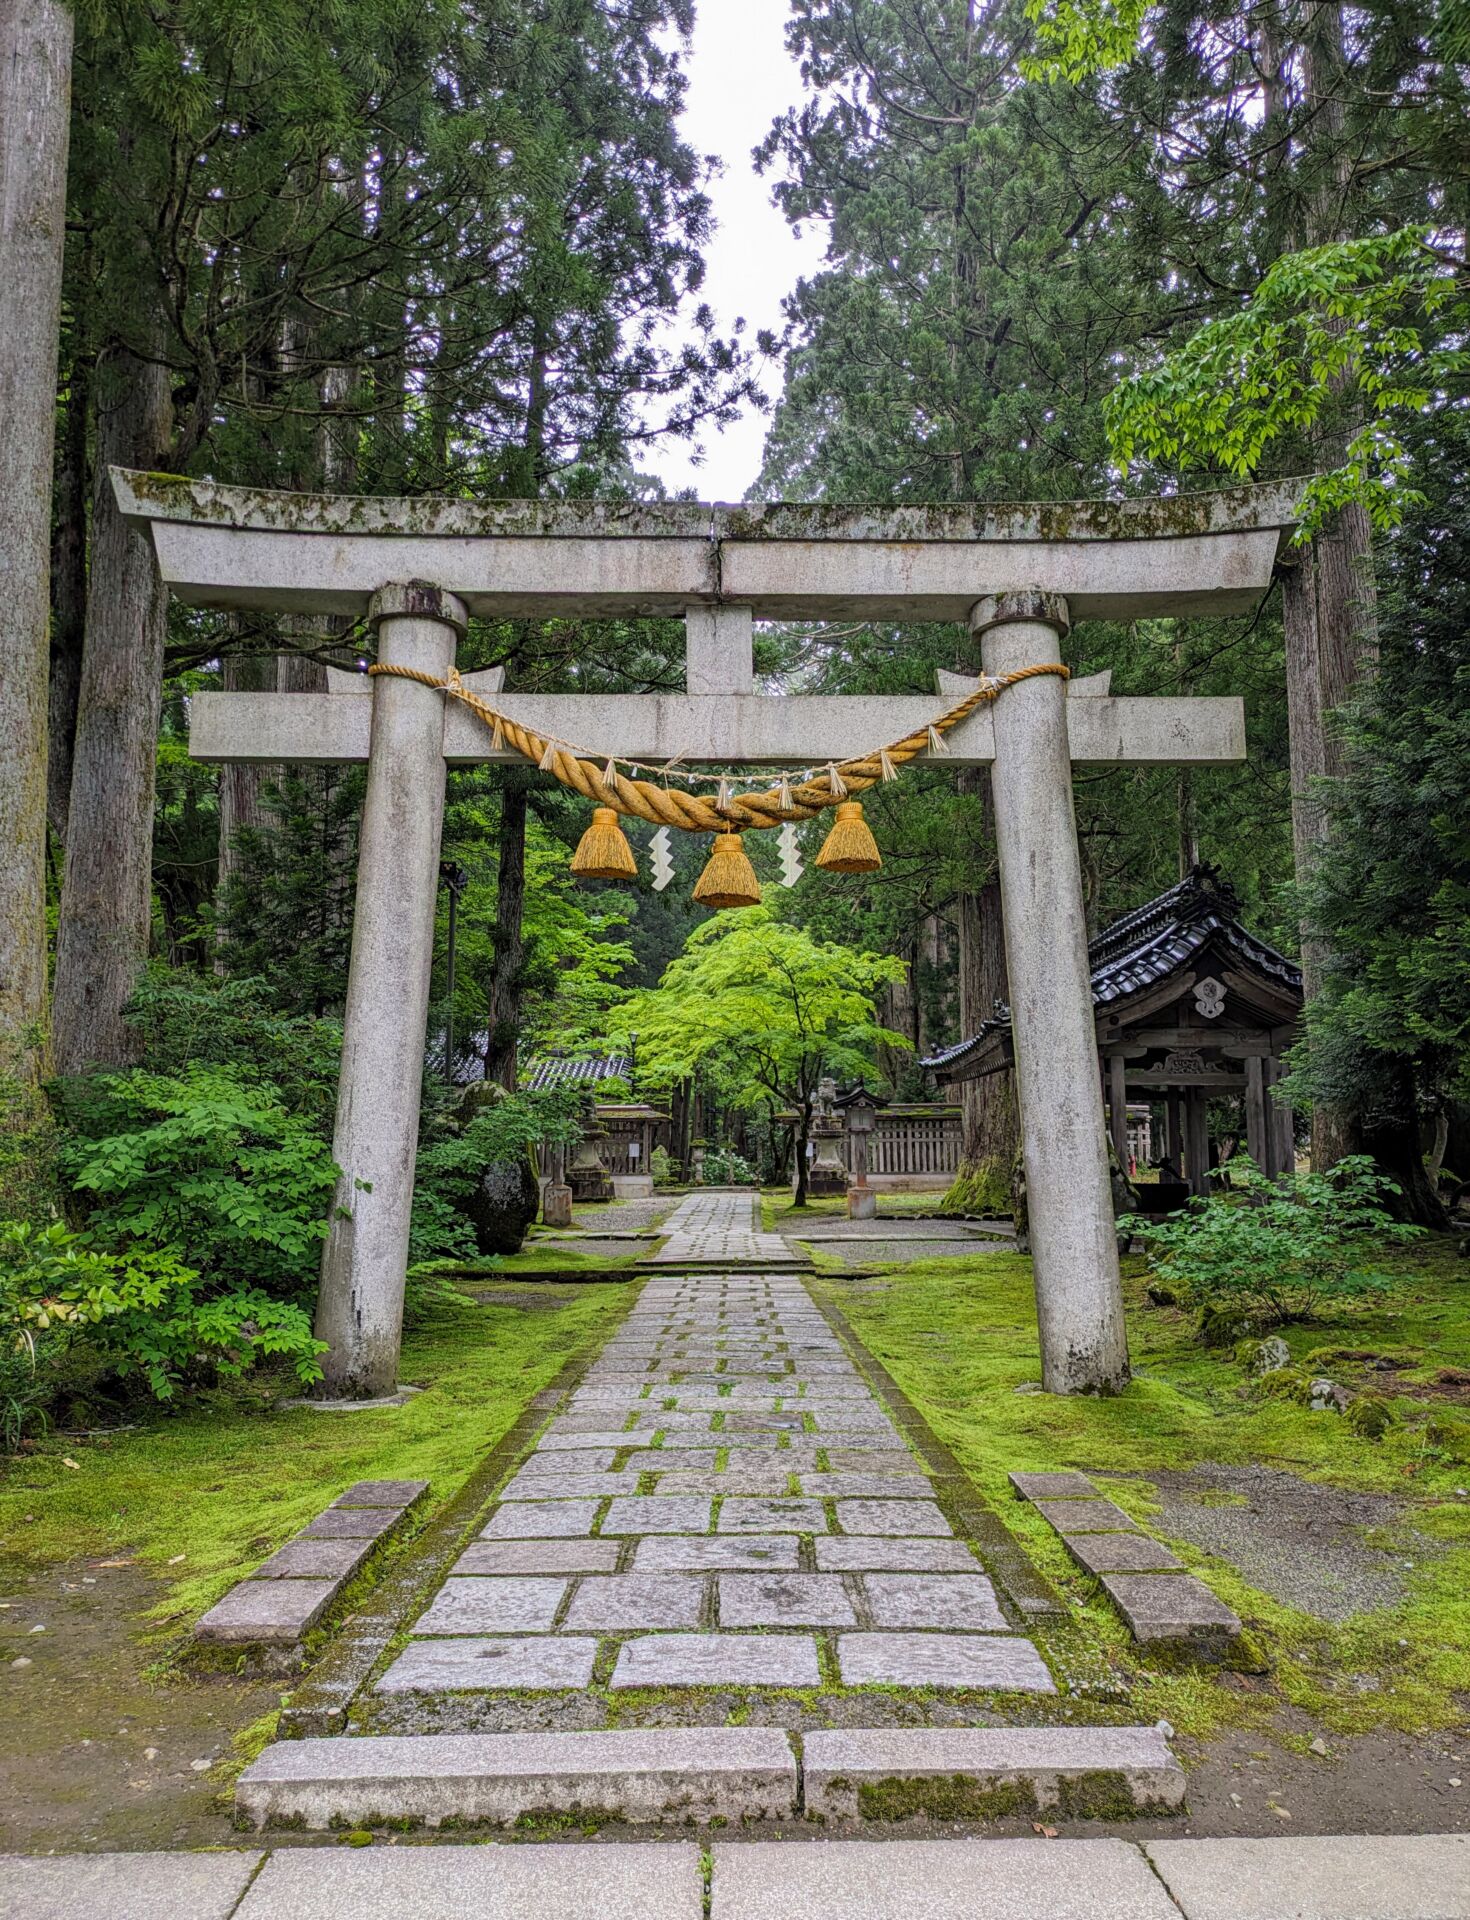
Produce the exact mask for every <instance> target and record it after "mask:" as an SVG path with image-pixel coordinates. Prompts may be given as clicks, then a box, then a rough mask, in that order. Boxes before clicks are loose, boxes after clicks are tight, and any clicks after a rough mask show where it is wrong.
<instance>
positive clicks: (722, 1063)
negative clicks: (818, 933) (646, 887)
mask: <svg viewBox="0 0 1470 1920" xmlns="http://www.w3.org/2000/svg"><path fill="white" fill-rule="evenodd" d="M904 971H905V968H904V963H903V961H902V960H899V959H897V958H895V957H894V956H893V955H891V954H878V953H864V952H861V951H858V950H854V949H853V948H850V947H845V946H840V945H837V944H835V943H832V942H828V941H823V940H817V939H815V938H814V937H813V936H812V935H811V934H810V933H809V932H808V931H807V930H806V929H805V928H804V927H794V926H790V925H788V924H787V923H786V922H785V921H783V920H781V919H779V918H778V917H777V915H776V913H775V911H774V910H773V909H772V908H771V907H768V906H765V905H762V906H758V907H747V908H745V909H743V910H742V911H740V912H738V913H722V914H717V915H716V916H715V917H714V918H713V919H711V920H707V921H705V922H704V924H703V925H702V926H699V927H696V928H695V930H694V932H693V933H692V934H690V936H689V939H688V941H687V942H686V944H685V948H684V951H683V953H682V954H681V955H680V956H679V958H678V959H677V960H675V961H673V962H671V963H670V965H669V966H668V967H667V968H666V969H665V971H664V975H663V978H662V979H661V980H660V982H659V984H658V986H657V987H654V988H652V989H650V990H649V991H647V992H644V993H640V994H635V995H634V996H632V998H630V999H629V1000H627V1001H625V1002H624V1003H623V1005H622V1006H621V1007H620V1008H619V1009H618V1018H617V1025H618V1032H619V1035H620V1036H627V1037H631V1036H632V1035H634V1034H636V1035H637V1043H638V1068H639V1079H640V1081H641V1082H643V1084H644V1085H653V1086H667V1085H670V1084H671V1083H672V1082H674V1081H676V1080H683V1079H688V1078H690V1077H692V1076H693V1075H696V1074H702V1075H704V1076H706V1077H707V1078H709V1079H710V1080H712V1081H714V1082H716V1083H717V1084H718V1085H719V1086H720V1088H721V1091H722V1092H723V1094H724V1095H725V1097H726V1098H727V1099H728V1100H729V1101H730V1103H731V1104H732V1105H734V1106H738V1107H744V1108H746V1109H748V1110H753V1111H760V1110H765V1111H766V1113H767V1114H768V1115H773V1114H774V1113H775V1112H776V1111H778V1110H779V1109H782V1108H790V1109H793V1110H794V1111H795V1113H796V1116H797V1119H796V1136H797V1137H796V1179H797V1189H796V1204H797V1205H798V1206H804V1205H805V1204H806V1145H807V1138H808V1135H809V1134H810V1131H811V1120H812V1107H813V1103H814V1101H815V1097H816V1092H817V1086H818V1083H819V1081H820V1080H821V1079H822V1076H823V1075H824V1074H828V1073H830V1074H834V1075H838V1076H852V1075H856V1074H860V1073H871V1072H872V1070H873V1063H874V1055H875V1049H876V1048H877V1047H878V1046H879V1045H880V1043H881V1044H883V1045H886V1046H890V1047H908V1046H909V1045H910V1044H911V1043H910V1041H909V1040H908V1039H907V1038H906V1037H905V1036H904V1035H903V1034H901V1033H894V1032H892V1031H890V1030H889V1029H888V1028H886V1027H883V1026H880V1025H879V1023H878V1020H877V1017H876V1015H875V1013H874V1010H873V1002H874V997H875V995H876V994H877V993H878V992H879V991H880V990H881V989H882V988H883V987H884V986H885V985H887V984H888V983H889V982H892V981H897V980H901V979H902V978H903V976H904Z"/></svg>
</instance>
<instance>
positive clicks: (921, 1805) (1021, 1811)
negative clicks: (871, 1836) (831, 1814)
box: [858, 1773, 1037, 1820]
mask: <svg viewBox="0 0 1470 1920" xmlns="http://www.w3.org/2000/svg"><path fill="white" fill-rule="evenodd" d="M1036 1811H1037V1806H1036V1793H1035V1790H1034V1789H1033V1788H1032V1786H1031V1784H1030V1782H1029V1781H1024V1780H1009V1781H998V1782H996V1784H995V1785H993V1786H988V1787H987V1786H982V1785H981V1784H980V1782H979V1781H978V1780H976V1779H975V1777H974V1776H973V1775H972V1774H967V1773H954V1774H936V1775H934V1776H933V1777H932V1778H929V1779H925V1780H865V1781H864V1782H863V1784H862V1785H861V1786H860V1787H859V1788H858V1813H859V1814H860V1815H861V1817H862V1818H863V1819H864V1820H910V1819H913V1818H914V1817H915V1816H916V1815H919V1814H923V1815H925V1816H926V1817H927V1818H928V1819H930V1820H1012V1819H1015V1818H1017V1817H1019V1816H1023V1815H1024V1816H1030V1815H1032V1814H1034V1813H1035V1812H1036Z"/></svg>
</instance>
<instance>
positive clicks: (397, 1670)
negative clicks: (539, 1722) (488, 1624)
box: [374, 1637, 597, 1693]
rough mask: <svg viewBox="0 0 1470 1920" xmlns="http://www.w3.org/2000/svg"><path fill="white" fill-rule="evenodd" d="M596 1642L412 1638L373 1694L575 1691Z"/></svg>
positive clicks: (586, 1677) (585, 1677)
mask: <svg viewBox="0 0 1470 1920" xmlns="http://www.w3.org/2000/svg"><path fill="white" fill-rule="evenodd" d="M596 1653H597V1642H596V1641H595V1640H572V1639H561V1638H558V1637H550V1638H545V1639H538V1638H527V1639H523V1640H516V1639H504V1640H489V1639H469V1638H465V1639H458V1640H449V1639H446V1640H410V1641H409V1643H408V1645H407V1646H406V1647H405V1648H404V1650H403V1652H402V1653H400V1654H399V1656H398V1658H397V1659H396V1660H395V1661H394V1662H393V1664H392V1666H391V1667H389V1669H388V1671H387V1672H386V1673H385V1674H384V1675H383V1677H382V1679H381V1680H379V1681H378V1683H377V1686H376V1688H375V1689H374V1691H375V1692H377V1693H463V1692H466V1691H471V1692H475V1693H484V1692H488V1691H504V1690H505V1689H507V1688H514V1689H516V1690H518V1691H526V1692H531V1693H535V1692H540V1691H546V1692H556V1691H558V1690H560V1689H562V1688H565V1687H575V1688H578V1689H582V1688H585V1687H586V1686H588V1685H589V1684H590V1682H591V1679H592V1663H593V1660H594V1658H595V1657H596Z"/></svg>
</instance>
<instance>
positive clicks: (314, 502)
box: [113, 469, 1295, 1399]
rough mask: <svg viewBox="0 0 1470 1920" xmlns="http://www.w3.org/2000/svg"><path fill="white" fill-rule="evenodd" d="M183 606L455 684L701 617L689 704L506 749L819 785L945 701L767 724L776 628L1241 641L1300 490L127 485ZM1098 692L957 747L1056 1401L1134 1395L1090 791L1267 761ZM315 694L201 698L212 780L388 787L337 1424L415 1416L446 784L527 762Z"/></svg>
mask: <svg viewBox="0 0 1470 1920" xmlns="http://www.w3.org/2000/svg"><path fill="white" fill-rule="evenodd" d="M113 483H114V486H115V488H116V491H117V497H118V500H119V504H120V506H121V509H122V512H123V513H124V515H125V516H126V517H127V518H128V519H129V520H131V521H133V522H134V523H142V524H144V525H146V526H147V527H148V529H149V531H150V532H151V535H152V538H153V545H154V551H155V553H156V554H157V558H158V564H159V568H160V571H161V573H162V576H163V579H164V581H165V583H166V584H167V585H168V586H169V588H170V589H171V590H172V591H173V592H174V593H175V594H176V595H177V596H178V597H179V598H180V599H181V600H183V601H184V602H186V603H187V604H189V605H191V606H195V607H210V608H221V609H236V608H251V609H255V610H258V611H265V612H275V613H290V614H309V615H311V614H314V615H322V614H337V615H344V614H345V615H347V616H349V617H351V618H353V619H357V620H362V619H366V620H368V621H370V622H371V623H372V624H373V625H375V626H376V628H377V637H378V658H379V660H380V661H382V662H384V663H388V664H392V665H397V666H405V667H412V668H417V669H420V670H423V671H426V672H428V673H431V674H433V675H434V676H435V677H436V678H442V677H443V676H444V674H445V672H446V670H447V669H448V668H449V667H450V666H451V665H452V664H453V661H454V655H455V647H456V643H457V642H458V640H459V638H460V636H461V635H462V634H463V633H464V631H465V624H466V622H467V620H469V619H470V618H471V617H475V616H485V617H522V618H527V617H529V618H536V617H550V616H555V617H562V618H567V617H571V618H576V617H579V616H583V617H586V616H606V615H617V614H621V615H624V616H632V615H641V614H664V615H682V616H683V618H684V620H685V624H686V631H687V636H688V638H687V672H686V679H685V685H686V691H685V692H684V693H682V694H668V695H642V694H620V695H612V696H609V695H606V694H596V695H577V694H570V695H568V694H557V695H550V694H514V693H508V694H504V695H501V694H499V691H498V689H499V674H498V672H496V673H492V674H479V675H467V676H466V680H467V682H468V683H469V684H471V685H475V686H477V688H478V690H479V691H480V692H482V693H492V692H493V693H495V694H496V695H497V701H496V704H497V706H498V708H499V709H501V710H502V711H503V712H504V713H505V714H506V715H507V716H508V717H510V718H512V719H514V720H517V721H520V722H522V723H523V724H524V725H526V726H528V727H531V728H533V729H534V730H535V731H537V732H538V733H541V734H543V735H547V736H550V737H552V738H554V739H558V740H562V741H567V742H570V743H572V744H573V745H575V746H576V747H578V748H580V749H584V750H586V751H587V752H588V753H589V754H592V755H595V756H597V757H599V758H601V757H604V756H608V755H616V756H617V757H619V758H621V759H634V760H640V761H645V762H658V761H663V760H672V759H675V758H679V759H682V760H683V761H685V762H688V763H700V762H707V763H713V764H715V765H720V766H727V765H728V766H739V765H741V764H747V765H759V766H762V767H772V768H779V767H787V766H797V767H810V766H812V765H818V766H820V765H822V764H825V763H826V762H827V761H829V760H836V761H840V760H844V759H848V758H853V757H856V756H858V755H860V754H865V753H869V752H871V751H873V750H874V749H875V748H876V747H877V746H878V745H879V744H880V743H881V742H883V741H885V740H891V739H894V738H896V737H898V736H900V735H903V734H906V733H908V732H911V731H914V730H918V729H922V728H923V727H924V726H925V725H926V724H927V723H928V722H929V721H930V720H932V719H934V718H935V717H936V716H937V715H938V714H939V713H941V712H943V711H944V710H945V709H946V708H947V707H948V706H951V705H953V704H954V702H955V700H956V698H957V697H962V696H963V694H964V693H965V692H967V691H968V690H969V689H970V688H972V687H973V686H974V685H975V684H976V683H975V681H974V680H967V679H965V678H964V677H963V676H959V675H952V674H944V675H941V676H940V687H939V692H938V697H935V696H926V695H911V696H903V697H896V698H895V697H891V696H887V695H884V696H864V695H843V696H821V695H813V696H792V695H781V694H776V695H765V694H760V693H757V692H756V690H755V680H754V669H753V664H752V654H751V622H752V620H754V619H774V620H789V619H816V620H825V619H833V618H842V619H854V618H856V619H866V620H892V621H902V622H914V621H921V620H934V621H964V622H967V623H968V625H969V628H970V631H971V633H972V634H973V635H974V636H975V638H976V639H977V640H978V643H979V646H980V652H981V664H982V666H983V668H984V671H985V672H986V673H987V674H1004V673H1008V672H1011V671H1013V670H1014V669H1016V668H1018V667H1025V666H1031V665H1035V664H1040V663H1042V662H1048V661H1050V662H1055V661H1057V660H1058V659H1059V658H1060V643H1061V640H1062V638H1063V637H1064V636H1065V634H1066V633H1067V631H1068V628H1069V626H1070V624H1071V623H1072V622H1074V621H1077V620H1088V619H1105V620H1132V619H1137V618H1142V617H1147V616H1151V615H1154V616H1157V615H1187V614H1210V615H1229V614H1243V613H1248V612H1250V611H1252V610H1253V609H1254V608H1255V606H1256V604H1257V602H1258V601H1259V599H1260V598H1261V596H1262V594H1264V592H1265V591H1266V589H1267V588H1268V586H1269V584H1270V581H1271V575H1272V569H1273V567H1274V565H1275V563H1276V559H1277V554H1278V549H1279V547H1280V545H1281V543H1282V540H1283V537H1284V535H1285V534H1286V533H1287V531H1288V530H1289V529H1290V528H1291V526H1292V524H1293V508H1294V499H1295V492H1294V490H1284V489H1278V488H1238V489H1233V490H1230V491H1226V492H1219V493H1210V494H1200V495H1193V496H1188V497H1184V498H1175V499H1164V500H1154V501H1127V502H1123V503H1116V504H1114V503H1104V502H1092V501H1089V502H1082V503H1078V504H1075V505H1065V504H1062V505H1046V506H1029V507H984V506H975V507H943V508H940V507H912V508H899V509H886V508H885V509H864V508H855V509H850V508H831V507H822V506H788V505H770V506H752V507H711V506H695V505H656V506H646V505H641V504H636V503H622V502H593V503H555V504H542V503H536V502H531V503H522V502H511V503H497V504H493V505H488V506H482V505H478V504H475V503H472V502H469V501H463V500H434V499H421V500H387V499H373V498H357V497H350V496H344V497H330V496H323V495H316V494H286V493H270V492H262V491H256V490H252V489H248V488H236V487H225V486H217V485H214V484H212V483H209V482H190V481H187V480H182V479H176V478H173V477H171V476H161V475H156V474H143V473H126V472H122V471H119V470H116V469H114V473H113ZM1107 680H1108V676H1107V675H1106V674H1101V675H1098V676H1096V677H1094V678H1093V679H1091V680H1086V681H1073V682H1071V684H1070V686H1069V685H1067V684H1065V683H1064V682H1063V681H1062V680H1061V679H1059V678H1057V677H1055V676H1049V675H1048V676H1038V677H1035V678H1032V679H1028V680H1026V681H1024V682H1023V683H1021V684H1018V685H1015V686H1013V687H1010V688H1009V689H1008V690H1007V691H1006V692H1005V693H1004V694H1003V695H1002V697H1001V698H1000V700H999V701H998V702H997V703H996V704H995V705H994V706H982V707H980V708H979V709H978V710H977V711H975V712H974V713H973V714H971V715H970V716H969V717H968V718H967V719H965V720H964V721H962V722H961V723H960V724H959V725H958V726H957V727H956V728H955V729H954V730H953V732H952V733H950V735H949V736H948V739H947V741H946V743H945V744H946V749H947V755H946V757H947V763H948V764H949V765H950V766H952V767H955V768H960V767H967V766H989V767H990V769H991V782H992V791H993V794H994V802H995V824H996V838H997V845H998V852H999V859H1000V880H1001V897H1002V904H1003V908H1004V913H1005V938H1006V955H1007V961H1008V965H1009V970H1010V990H1011V1003H1012V1013H1013V1020H1014V1028H1013V1031H1014V1044H1015V1058H1016V1073H1017V1083H1018V1093H1019V1098H1020V1109H1021V1123H1022V1140H1023V1153H1024V1159H1025V1167H1026V1180H1027V1191H1028V1201H1029V1208H1030V1225H1031V1239H1032V1247H1033V1252H1034V1256H1035V1269H1036V1298H1037V1316H1038V1322H1039V1328H1040V1337H1041V1354H1042V1370H1043V1379H1044V1383H1045V1385H1046V1387H1047V1389H1048V1390H1049V1391H1052V1392H1057V1393H1064V1392H1078V1391H1084V1392H1086V1391H1092V1392H1111V1391H1114V1390H1116V1389H1118V1388H1119V1387H1121V1386H1122V1385H1123V1384H1124V1383H1125V1381H1126V1380H1127V1377H1128V1353H1127V1345H1126V1339H1125V1333H1124V1326H1123V1310H1122V1297H1121V1292H1120V1288H1119V1281H1118V1256H1117V1246H1116V1240H1115V1237H1114V1229H1113V1209H1112V1201H1111V1195H1110V1190H1109V1181H1108V1166H1107V1152H1106V1144H1105V1135H1104V1127H1103V1112H1102V1099H1101V1094H1100V1090H1099V1082H1098V1075H1097V1060H1096V1048H1095V1041H1094V1034H1093V1016H1092V1001H1091V993H1090V988H1089V976H1088V965H1087V927H1086V920H1085V914H1084V908H1083V896H1082V876H1081V868H1080V863H1079V860H1078V853H1077V839H1076V828H1075V822H1074V817H1073V808H1072V777H1071V774H1072V765H1073V763H1074V762H1076V763H1081V764H1091V765H1119V764H1128V763H1132V764H1138V763H1153V764H1159V763H1171V764H1182V763H1198V762H1210V761H1234V760H1241V759H1243V758H1244V757H1245V727H1244V714H1243V708H1242V703H1241V702H1240V701H1239V700H1237V699H1233V698H1229V699H1176V698H1154V699H1132V700H1130V699H1115V698H1112V697H1111V696H1110V695H1109V693H1108V686H1107ZM330 681H331V685H330V690H329V691H328V692H327V693H325V694H302V693H297V694H274V693H272V694H247V693H230V694H200V695H197V696H196V697H195V699H194V701H193V703H192V711H191V724H190V752H191V754H192V755H193V756H194V757H195V758H196V759H199V760H207V761H217V762H229V761H235V762H251V761H254V762H259V763H265V764H271V763H277V762H287V763H293V762H294V763H302V762H310V761H353V760H365V761H366V762H367V765H368V783H367V799H366V804H365V809H364V814H363V824H362V837H361V848H360V855H359V867H358V888H357V910H356V919H355V923H354V927H353V937H352V961H351V968H350V974H349V980H348V989H347V1005H346V1014H345V1033H344V1041H343V1050H342V1070H341V1079H340V1084H339V1090H338V1103H337V1123H336V1133H335V1138H334V1144H333V1151H334V1154H335V1157H336V1160H337V1164H338V1166H339V1167H340V1168H341V1169H342V1175H341V1181H340V1184H339V1188H338V1192H337V1195H336V1199H335V1203H334V1206H333V1212H332V1220H331V1225H330V1235H329V1238H328V1241H327V1245H326V1248H325V1251H324V1254H323V1259H322V1281H321V1293H320V1302H319V1306H318V1312H317V1331H318V1334H319V1335H320V1337H321V1338H323V1339H325V1340H327V1341H329V1342H330V1345H331V1351H330V1353H329V1354H328V1355H327V1357H326V1360H325V1368H326V1381H325V1388H324V1390H325V1391H327V1392H330V1393H332V1394H334V1395H341V1396H350V1397H358V1398H363V1399H370V1398H375V1397H379V1396H383V1395H387V1394H391V1393H392V1392H393V1391H394V1388H395V1385H396V1382H397V1369H398V1354H399V1338H400V1330H401V1322H402V1307H403V1283H404V1271H405V1266H406V1263H407V1253H408V1223H409V1208H410V1203H411V1199H412V1192H413V1178H414V1161H415V1153H416V1143H417V1137H418V1106H419V1086H420V1075H421V1070H422V1061H423V1049H424V1038H425V1028H426V1024H427V1018H428V997H429V970H430V960H431V954H432V944H433V931H434V909H435V891H436V887H437V883H438V871H439V842H440V830H441V826H442V821H443V812H444V792H445V768H446V766H447V765H453V764H458V765H462V764H466V763H469V762H474V761H497V760H499V761H515V759H516V756H515V754H514V753H513V752H512V751H511V750H510V749H509V748H501V749H497V748H496V747H495V746H494V744H493V739H492V736H491V734H490V733H489V732H488V731H487V730H486V729H485V728H484V727H483V726H482V725H481V723H480V722H479V721H478V720H477V719H476V718H475V717H474V715H473V714H471V713H470V712H468V711H467V710H466V709H465V708H463V707H462V706H461V705H460V704H459V703H458V702H454V701H447V700H446V699H445V698H444V697H443V696H442V695H441V694H439V693H438V692H436V691H434V690H432V689H431V688H428V687H425V686H423V685H420V684H417V683H415V682H413V681H409V680H404V679H399V678H385V677H378V678H375V679H371V680H370V679H368V678H367V677H366V676H363V675H359V674H351V673H333V674H332V675H331V676H330Z"/></svg>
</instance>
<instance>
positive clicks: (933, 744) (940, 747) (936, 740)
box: [929, 727, 949, 753]
mask: <svg viewBox="0 0 1470 1920" xmlns="http://www.w3.org/2000/svg"><path fill="white" fill-rule="evenodd" d="M929 751H930V753H948V752H949V748H948V747H947V746H945V744H944V738H943V735H942V734H941V733H940V731H939V729H938V727H930V729H929Z"/></svg>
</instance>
